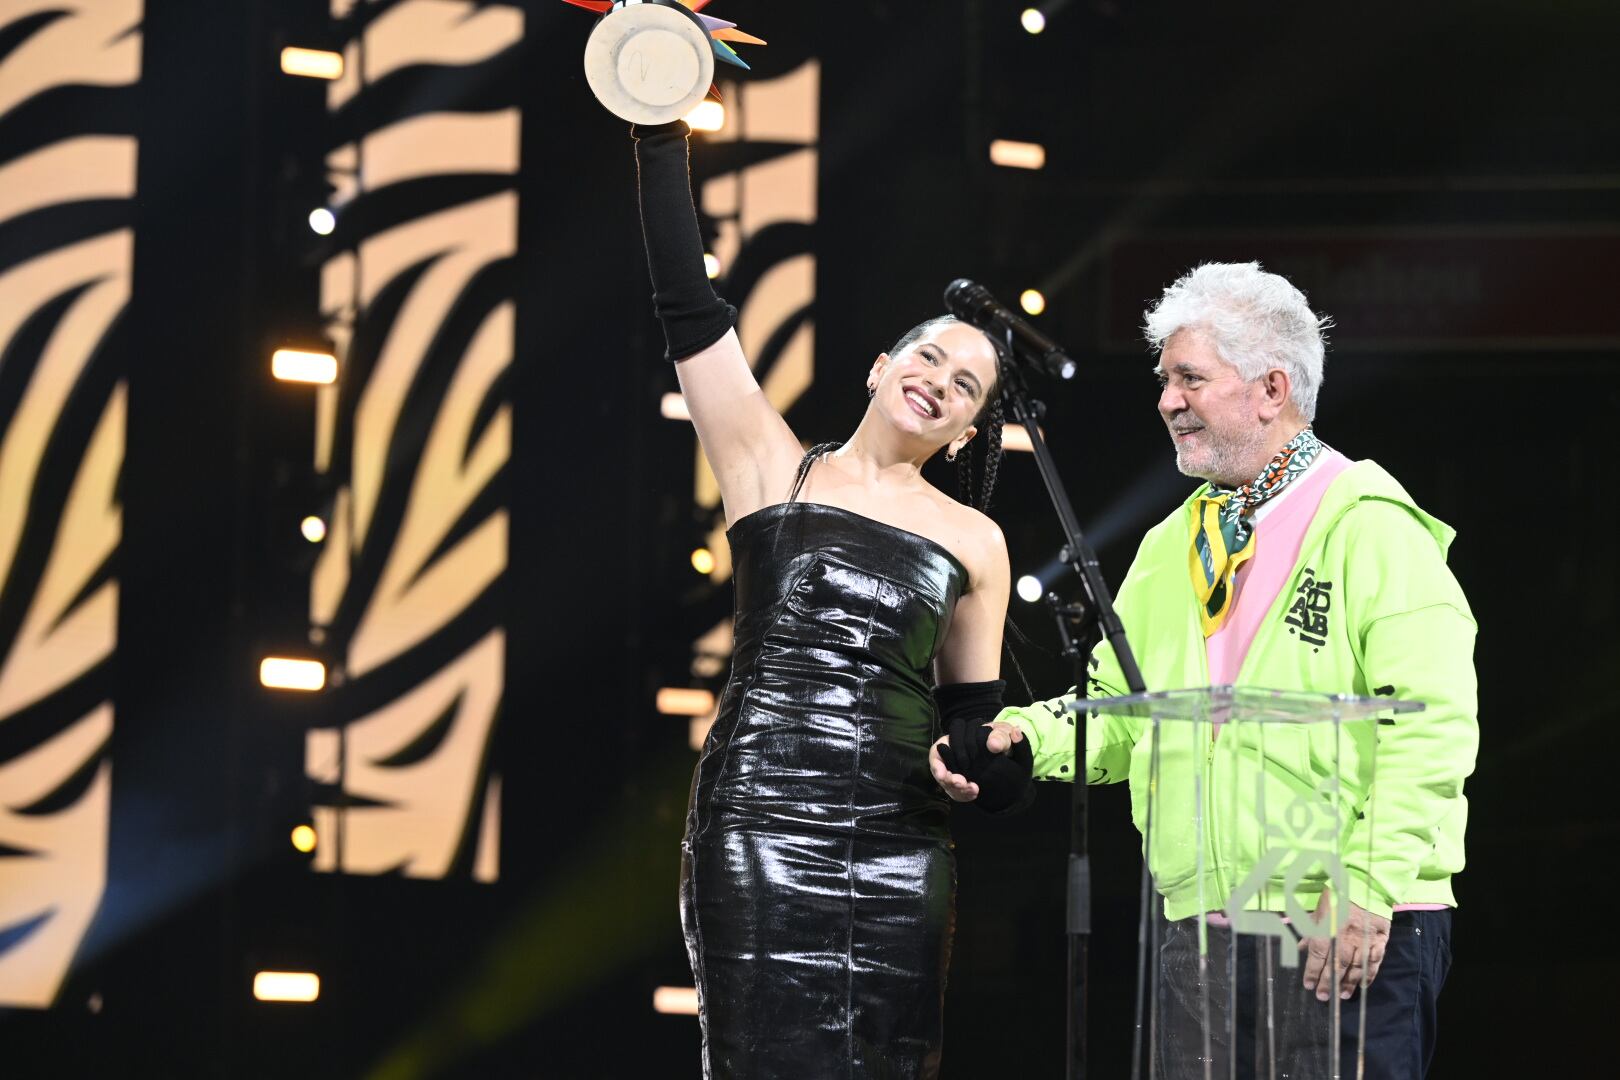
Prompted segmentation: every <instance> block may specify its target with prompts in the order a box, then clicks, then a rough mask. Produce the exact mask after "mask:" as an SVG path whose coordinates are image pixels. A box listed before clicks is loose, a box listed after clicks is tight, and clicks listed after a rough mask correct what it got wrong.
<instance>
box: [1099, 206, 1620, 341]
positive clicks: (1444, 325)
mask: <svg viewBox="0 0 1620 1080" xmlns="http://www.w3.org/2000/svg"><path fill="white" fill-rule="evenodd" d="M1252 259H1258V260H1259V261H1260V262H1261V264H1262V265H1263V266H1264V267H1265V268H1266V269H1267V270H1272V271H1275V272H1276V273H1279V274H1282V275H1284V276H1285V277H1287V278H1288V279H1289V280H1290V281H1292V282H1293V283H1294V284H1296V285H1298V286H1299V287H1300V288H1301V289H1303V290H1304V291H1305V294H1306V295H1307V297H1309V299H1310V302H1311V307H1312V308H1313V309H1315V310H1316V311H1318V312H1322V313H1326V314H1328V315H1331V316H1332V317H1333V320H1334V323H1335V324H1336V325H1335V328H1334V329H1333V330H1332V331H1330V339H1331V341H1332V342H1333V346H1334V348H1335V349H1337V350H1345V349H1370V348H1384V349H1387V348H1412V349H1470V350H1480V349H1492V350H1495V349H1526V348H1533V349H1617V348H1620V230H1616V229H1614V228H1612V227H1608V226H1605V227H1598V228H1593V229H1588V230H1580V229H1571V228H1560V229H1558V230H1557V231H1553V230H1547V229H1543V230H1535V231H1532V230H1521V231H1506V230H1503V231H1479V230H1468V231H1416V230H1403V231H1394V232H1355V233H1350V232H1339V231H1336V232H1331V233H1326V232H1290V233H1287V234H1278V233H1244V234H1236V233H1219V234H1174V235H1163V236H1146V237H1140V238H1135V239H1130V240H1126V241H1124V242H1122V243H1121V244H1119V245H1117V246H1116V247H1115V248H1114V249H1113V250H1112V252H1111V253H1110V255H1109V257H1108V275H1107V282H1108V287H1107V294H1106V295H1107V299H1106V300H1105V303H1106V304H1107V311H1106V318H1105V320H1104V325H1105V326H1106V328H1107V329H1106V335H1107V338H1108V343H1109V344H1110V345H1112V346H1124V345H1127V344H1134V343H1137V342H1140V341H1141V325H1142V312H1143V309H1145V308H1146V307H1147V306H1148V305H1150V304H1151V303H1152V302H1153V301H1154V300H1156V299H1157V298H1158V297H1159V296H1160V294H1161V293H1162V291H1163V289H1164V287H1165V286H1166V285H1168V284H1169V283H1170V282H1172V281H1174V280H1175V279H1176V278H1177V277H1178V276H1180V275H1181V274H1182V273H1184V272H1185V271H1186V270H1187V269H1189V268H1190V267H1193V266H1196V265H1198V264H1199V263H1204V262H1239V261H1244V262H1246V261H1249V260H1252Z"/></svg>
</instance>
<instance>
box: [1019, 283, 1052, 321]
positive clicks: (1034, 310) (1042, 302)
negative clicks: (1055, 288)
mask: <svg viewBox="0 0 1620 1080" xmlns="http://www.w3.org/2000/svg"><path fill="white" fill-rule="evenodd" d="M1018 306H1019V307H1021V308H1023V309H1024V311H1025V313H1027V314H1030V315H1039V314H1040V313H1041V312H1043V311H1045V310H1046V297H1045V296H1044V295H1043V294H1042V293H1041V290H1039V289H1025V290H1024V291H1023V292H1021V293H1019V294H1018Z"/></svg>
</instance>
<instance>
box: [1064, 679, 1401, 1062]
mask: <svg viewBox="0 0 1620 1080" xmlns="http://www.w3.org/2000/svg"><path fill="white" fill-rule="evenodd" d="M1078 707H1079V708H1082V709H1085V710H1086V712H1087V714H1088V719H1087V725H1088V727H1089V728H1090V731H1089V732H1088V735H1089V741H1090V742H1091V743H1092V744H1093V745H1096V744H1098V742H1099V739H1098V736H1099V735H1101V736H1102V737H1103V738H1102V741H1104V742H1110V743H1114V744H1116V745H1118V744H1120V743H1124V744H1127V745H1130V746H1132V747H1133V750H1132V753H1131V761H1130V782H1131V813H1132V817H1133V819H1134V820H1135V822H1136V826H1137V828H1138V829H1139V830H1140V831H1141V833H1142V851H1143V856H1144V859H1143V871H1142V917H1141V925H1140V938H1139V952H1138V961H1137V965H1138V966H1137V1001H1136V1018H1137V1019H1136V1028H1137V1030H1136V1048H1135V1052H1134V1053H1133V1056H1132V1070H1131V1073H1132V1076H1133V1077H1135V1078H1142V1077H1146V1078H1151V1080H1250V1078H1266V1080H1272V1078H1276V1080H1282V1078H1287V1080H1330V1078H1337V1077H1344V1078H1345V1080H1354V1078H1356V1077H1358V1076H1359V1074H1360V1071H1361V1068H1360V1066H1361V1060H1362V1053H1361V1048H1362V1047H1363V1046H1364V1044H1365V1032H1364V1031H1363V1030H1361V1025H1360V1024H1359V1023H1358V1018H1359V1016H1360V1010H1359V1008H1356V1007H1355V1006H1356V1004H1358V1003H1359V997H1360V994H1361V990H1360V989H1358V990H1357V991H1356V998H1355V1000H1353V1001H1350V1002H1345V1001H1341V999H1340V998H1339V996H1338V994H1337V993H1334V994H1333V995H1331V996H1330V998H1329V1000H1328V1001H1326V1002H1320V1001H1318V1000H1317V999H1316V996H1315V993H1314V992H1313V991H1308V990H1306V989H1305V987H1304V975H1305V969H1306V963H1307V959H1308V958H1307V954H1306V949H1305V942H1304V941H1303V940H1302V939H1304V938H1312V939H1318V940H1320V941H1325V943H1326V947H1327V949H1328V962H1329V966H1330V968H1331V966H1332V964H1333V962H1334V961H1335V960H1336V959H1337V956H1338V950H1339V948H1340V947H1341V945H1343V946H1345V947H1349V948H1354V947H1355V944H1359V943H1348V942H1345V940H1344V936H1343V935H1342V934H1341V933H1340V932H1341V931H1342V930H1343V929H1344V927H1345V924H1346V921H1347V920H1348V918H1349V908H1348V907H1347V906H1346V905H1345V904H1344V903H1342V900H1343V899H1349V900H1350V901H1352V902H1355V903H1358V904H1361V905H1362V906H1365V905H1366V902H1367V898H1368V891H1369V886H1368V885H1367V883H1366V881H1365V879H1364V878H1363V877H1361V875H1360V873H1359V870H1360V868H1363V867H1367V866H1369V865H1370V860H1369V856H1370V855H1371V848H1372V843H1373V835H1374V834H1373V831H1372V826H1373V825H1374V823H1375V822H1376V814H1377V806H1376V805H1375V800H1374V799H1373V798H1372V796H1371V793H1372V792H1373V790H1374V788H1373V783H1372V781H1373V775H1374V767H1375V764H1376V754H1375V752H1374V751H1375V748H1376V745H1377V730H1378V720H1379V718H1380V717H1390V716H1393V715H1394V714H1396V713H1405V712H1415V711H1417V710H1419V709H1421V708H1422V707H1423V706H1422V705H1419V704H1417V703H1416V702H1409V701H1395V700H1392V699H1390V698H1362V697H1352V696H1346V695H1334V694H1305V693H1295V692H1283V691H1271V690H1257V689H1250V688H1246V687H1245V688H1234V687H1231V686H1216V687H1209V688H1205V689H1199V690H1175V691H1168V692H1161V693H1150V694H1133V695H1129V696H1126V697H1115V698H1094V699H1087V700H1082V701H1080V702H1079V703H1078ZM1098 729H1101V730H1100V731H1099V730H1098ZM1092 779H1093V780H1095V779H1096V777H1095V776H1093V777H1092ZM1358 826H1360V827H1358ZM1324 891H1325V895H1326V899H1324ZM1352 955H1353V954H1352Z"/></svg>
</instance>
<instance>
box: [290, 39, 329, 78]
mask: <svg viewBox="0 0 1620 1080" xmlns="http://www.w3.org/2000/svg"><path fill="white" fill-rule="evenodd" d="M281 70H282V72H283V73H285V74H287V75H302V76H304V77H306V78H310V79H341V78H342V77H343V54H342V53H335V52H329V51H328V50H326V49H300V48H296V47H293V46H289V47H287V48H285V49H282V50H281Z"/></svg>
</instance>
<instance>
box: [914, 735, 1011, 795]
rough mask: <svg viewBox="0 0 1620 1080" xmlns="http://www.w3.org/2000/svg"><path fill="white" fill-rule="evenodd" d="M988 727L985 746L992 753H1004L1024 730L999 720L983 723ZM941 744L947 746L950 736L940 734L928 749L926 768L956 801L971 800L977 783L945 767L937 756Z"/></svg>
mask: <svg viewBox="0 0 1620 1080" xmlns="http://www.w3.org/2000/svg"><path fill="white" fill-rule="evenodd" d="M985 726H986V727H988V728H989V729H990V737H989V739H988V740H987V741H986V743H985V748H986V749H988V750H989V751H990V752H991V753H992V754H1005V753H1006V752H1007V751H1008V750H1009V749H1010V748H1011V747H1012V744H1013V743H1017V742H1023V741H1024V732H1023V730H1022V729H1020V728H1018V727H1017V726H1015V725H1013V724H1004V723H1002V722H1001V721H999V720H996V721H993V722H991V723H989V724H986V725H985ZM941 744H943V745H945V746H949V745H950V744H951V737H950V736H949V735H944V736H941V737H940V738H939V739H938V740H937V741H936V742H935V743H934V745H933V746H931V747H929V749H928V768H929V771H931V772H932V773H933V774H934V780H935V782H936V783H938V784H939V786H940V787H941V788H943V789H944V791H945V794H947V795H949V796H950V797H951V798H952V799H954V800H955V801H957V802H972V801H973V800H974V799H977V798H978V797H979V785H978V784H975V783H974V782H973V781H971V780H969V779H968V778H967V777H965V776H963V775H962V774H961V773H954V772H951V770H950V769H947V768H946V767H945V762H944V760H943V759H942V758H941V757H940V756H939V748H940V746H941Z"/></svg>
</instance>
